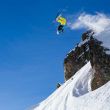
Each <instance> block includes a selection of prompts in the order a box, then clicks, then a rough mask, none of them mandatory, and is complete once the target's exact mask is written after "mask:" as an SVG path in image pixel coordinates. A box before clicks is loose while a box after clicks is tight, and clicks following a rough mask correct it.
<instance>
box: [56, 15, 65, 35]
mask: <svg viewBox="0 0 110 110" xmlns="http://www.w3.org/2000/svg"><path fill="white" fill-rule="evenodd" d="M56 21H57V22H58V23H60V24H59V26H58V28H57V34H59V33H61V32H63V31H64V26H65V25H66V19H65V18H64V17H62V16H61V15H59V16H58V17H57V18H56Z"/></svg>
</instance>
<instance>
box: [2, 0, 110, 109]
mask: <svg viewBox="0 0 110 110" xmlns="http://www.w3.org/2000/svg"><path fill="white" fill-rule="evenodd" d="M65 8H66V12H64V14H65V15H66V14H74V15H75V14H77V13H80V12H87V13H95V12H102V13H106V14H109V12H110V1H108V0H106V1H104V0H97V1H96V0H70V1H68V0H60V1H59V0H45V1H44V0H39V1H38V0H3V1H0V110H25V109H26V108H29V107H31V106H33V105H35V104H37V103H39V102H40V101H42V100H43V99H45V98H46V97H47V96H49V95H50V94H51V93H52V92H53V91H54V90H55V89H56V84H57V83H58V82H61V83H63V82H64V72H63V60H64V58H65V56H66V54H67V53H68V52H69V51H70V50H71V49H72V48H73V47H74V45H75V44H76V43H77V42H79V41H80V36H81V33H82V32H83V30H74V31H71V30H69V29H67V28H66V29H65V33H63V34H62V35H60V36H57V35H56V28H57V27H56V24H54V23H53V20H54V19H55V16H56V14H57V12H58V10H62V9H65Z"/></svg>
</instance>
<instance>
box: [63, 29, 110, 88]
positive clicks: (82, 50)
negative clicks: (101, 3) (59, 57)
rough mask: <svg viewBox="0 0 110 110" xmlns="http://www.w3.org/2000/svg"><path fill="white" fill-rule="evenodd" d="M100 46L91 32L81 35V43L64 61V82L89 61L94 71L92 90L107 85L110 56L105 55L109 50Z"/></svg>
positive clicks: (109, 71)
mask: <svg viewBox="0 0 110 110" xmlns="http://www.w3.org/2000/svg"><path fill="white" fill-rule="evenodd" d="M102 44H103V42H101V41H99V40H97V39H96V38H94V32H93V31H91V30H90V31H87V32H85V33H83V34H82V37H81V42H80V43H78V44H77V45H76V47H75V48H74V49H73V50H72V51H71V52H69V53H68V54H67V56H66V58H65V59H64V74H65V81H67V80H68V79H70V78H71V77H72V76H73V75H74V74H75V73H76V72H77V71H78V70H79V69H81V68H82V66H84V65H85V64H86V63H87V62H88V61H90V63H91V66H92V68H93V70H94V78H93V80H92V83H91V87H92V90H95V89H97V88H99V87H101V86H102V85H104V84H105V83H107V82H108V81H109V80H110V55H109V54H107V51H109V49H108V48H105V47H103V46H102Z"/></svg>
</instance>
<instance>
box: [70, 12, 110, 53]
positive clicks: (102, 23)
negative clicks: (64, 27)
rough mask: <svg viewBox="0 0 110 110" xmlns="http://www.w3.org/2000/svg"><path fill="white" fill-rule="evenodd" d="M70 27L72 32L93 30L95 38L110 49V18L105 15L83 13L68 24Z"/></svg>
mask: <svg viewBox="0 0 110 110" xmlns="http://www.w3.org/2000/svg"><path fill="white" fill-rule="evenodd" d="M68 27H70V28H71V29H72V30H74V29H80V28H86V29H91V30H93V31H94V32H95V37H96V38H97V39H98V40H100V41H102V42H103V46H104V47H107V48H109V49H110V16H107V15H105V14H103V13H97V14H95V15H92V14H86V13H82V14H80V15H79V17H78V18H77V19H76V20H74V21H73V22H72V21H71V22H68ZM108 54H110V52H108Z"/></svg>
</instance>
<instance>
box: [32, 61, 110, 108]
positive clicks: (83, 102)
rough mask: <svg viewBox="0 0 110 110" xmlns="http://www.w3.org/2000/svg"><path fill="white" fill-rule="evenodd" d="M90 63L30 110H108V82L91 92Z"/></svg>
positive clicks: (109, 85) (109, 92)
mask: <svg viewBox="0 0 110 110" xmlns="http://www.w3.org/2000/svg"><path fill="white" fill-rule="evenodd" d="M93 73H94V72H93V70H92V68H91V65H90V62H88V63H87V64H86V65H85V66H84V67H83V68H82V69H80V70H79V71H78V72H77V73H76V74H75V75H74V76H73V77H72V78H71V79H70V80H68V81H67V82H65V83H64V84H63V85H62V86H61V87H60V88H59V89H57V90H56V91H55V92H54V93H53V94H52V95H50V96H49V97H48V98H47V99H46V100H44V101H43V102H41V103H40V104H38V105H37V106H36V107H35V108H33V109H32V110H110V82H108V83H107V84H106V85H104V86H102V87H101V88H99V89H97V90H95V91H91V79H92V76H93Z"/></svg>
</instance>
